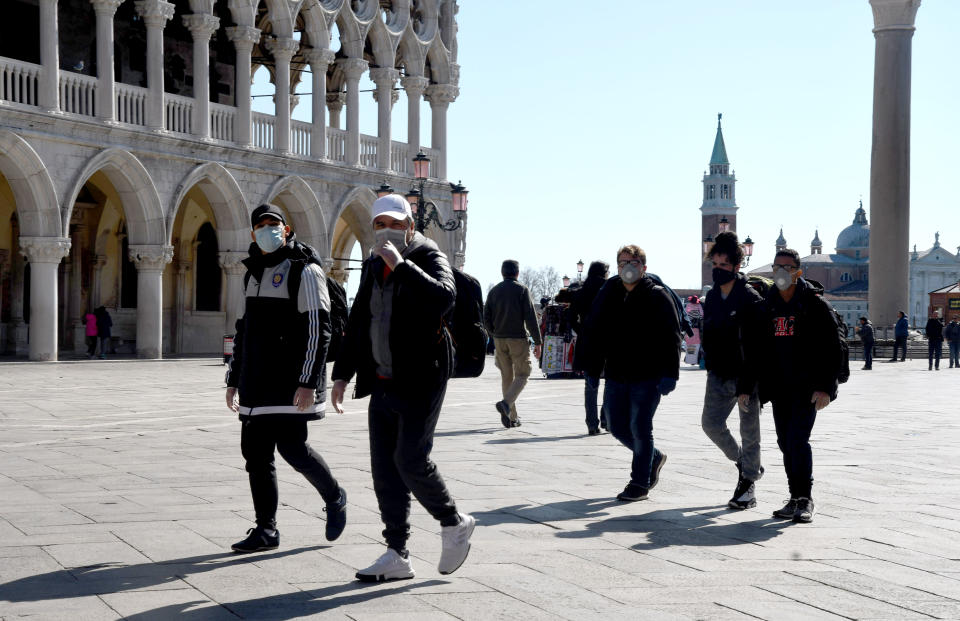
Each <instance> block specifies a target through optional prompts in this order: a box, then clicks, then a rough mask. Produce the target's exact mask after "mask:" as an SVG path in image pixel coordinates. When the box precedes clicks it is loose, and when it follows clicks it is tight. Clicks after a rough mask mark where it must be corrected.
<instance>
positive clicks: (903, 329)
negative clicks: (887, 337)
mask: <svg viewBox="0 0 960 621" xmlns="http://www.w3.org/2000/svg"><path fill="white" fill-rule="evenodd" d="M897 315H898V318H897V323H896V324H895V325H894V326H893V358H891V359H890V362H896V361H897V350H898V349H899V350H900V362H904V361H905V360H906V359H907V337H908V336H909V335H910V323H909V322H908V321H907V314H906V313H905V312H903V311H898V312H897Z"/></svg>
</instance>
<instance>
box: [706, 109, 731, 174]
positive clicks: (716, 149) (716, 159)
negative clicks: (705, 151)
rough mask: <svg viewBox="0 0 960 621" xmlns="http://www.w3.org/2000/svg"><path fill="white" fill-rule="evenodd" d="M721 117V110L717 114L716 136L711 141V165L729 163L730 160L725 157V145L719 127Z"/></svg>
mask: <svg viewBox="0 0 960 621" xmlns="http://www.w3.org/2000/svg"><path fill="white" fill-rule="evenodd" d="M721 118H723V113H722V112H721V113H718V114H717V137H716V139H715V140H714V141H713V154H712V155H711V156H710V164H711V165H713V166H716V165H722V164H729V163H730V160H728V159H727V147H726V146H725V145H724V144H723V130H722V129H721V127H720V119H721Z"/></svg>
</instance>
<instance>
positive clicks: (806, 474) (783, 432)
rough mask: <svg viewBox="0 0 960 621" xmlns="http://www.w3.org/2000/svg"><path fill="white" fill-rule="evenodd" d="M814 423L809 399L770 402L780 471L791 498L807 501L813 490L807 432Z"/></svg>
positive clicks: (785, 398) (786, 399) (811, 464)
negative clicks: (781, 457)
mask: <svg viewBox="0 0 960 621" xmlns="http://www.w3.org/2000/svg"><path fill="white" fill-rule="evenodd" d="M816 420H817V408H816V406H815V405H814V404H813V403H810V397H809V396H804V397H799V396H794V397H783V398H779V399H774V400H773V424H774V426H775V427H776V430H777V446H779V447H780V452H781V453H783V469H784V470H785V471H786V472H787V483H788V485H789V487H790V497H791V498H810V497H811V496H810V492H811V489H812V487H813V450H812V449H811V448H810V432H811V431H813V423H814V422H816Z"/></svg>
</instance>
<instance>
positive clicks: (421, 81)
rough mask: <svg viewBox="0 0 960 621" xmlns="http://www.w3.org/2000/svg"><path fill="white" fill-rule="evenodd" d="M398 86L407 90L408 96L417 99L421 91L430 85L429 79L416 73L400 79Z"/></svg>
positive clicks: (421, 95)
mask: <svg viewBox="0 0 960 621" xmlns="http://www.w3.org/2000/svg"><path fill="white" fill-rule="evenodd" d="M400 86H402V87H403V90H405V91H407V97H408V98H410V99H419V98H421V97H423V92H424V91H425V90H427V87H428V86H430V80H428V79H427V78H424V77H421V76H418V75H411V76H407V77H405V78H403V79H402V80H400Z"/></svg>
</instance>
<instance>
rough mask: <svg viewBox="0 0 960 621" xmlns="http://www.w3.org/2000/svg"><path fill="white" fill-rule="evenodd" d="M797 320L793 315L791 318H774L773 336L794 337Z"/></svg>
mask: <svg viewBox="0 0 960 621" xmlns="http://www.w3.org/2000/svg"><path fill="white" fill-rule="evenodd" d="M795 320H796V318H795V317H794V316H793V315H791V316H789V317H774V318H773V335H774V336H793V324H794V322H795Z"/></svg>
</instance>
